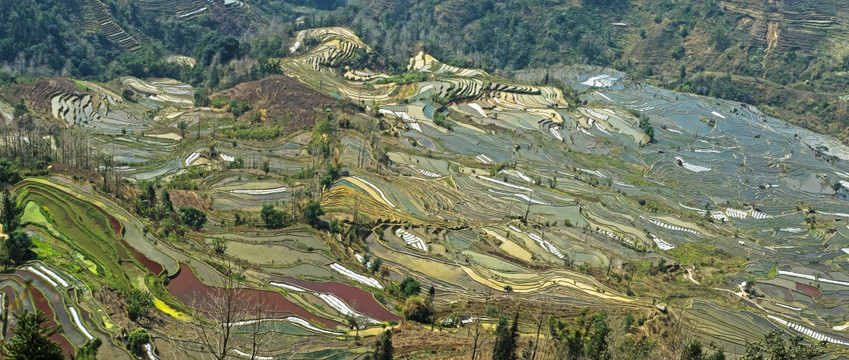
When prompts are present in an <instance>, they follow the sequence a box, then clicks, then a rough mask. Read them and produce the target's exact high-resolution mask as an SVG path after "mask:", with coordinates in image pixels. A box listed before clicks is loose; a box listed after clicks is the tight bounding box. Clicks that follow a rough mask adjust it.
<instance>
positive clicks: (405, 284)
mask: <svg viewBox="0 0 849 360" xmlns="http://www.w3.org/2000/svg"><path fill="white" fill-rule="evenodd" d="M399 288H400V290H401V292H402V293H403V294H404V296H405V297H410V296H413V295H418V294H419V293H420V292H421V291H422V287H421V285H420V284H419V282H418V281H417V280H416V279H414V278H412V277H409V276H408V277H406V278H404V280H403V281H401V285H400V286H399Z"/></svg>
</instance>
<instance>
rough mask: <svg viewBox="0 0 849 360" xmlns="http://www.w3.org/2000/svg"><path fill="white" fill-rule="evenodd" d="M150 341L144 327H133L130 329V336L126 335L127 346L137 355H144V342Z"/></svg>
mask: <svg viewBox="0 0 849 360" xmlns="http://www.w3.org/2000/svg"><path fill="white" fill-rule="evenodd" d="M149 342H150V334H148V333H147V330H145V329H135V330H133V331H130V336H128V337H127V348H129V349H130V351H132V352H133V354H136V355H138V356H144V344H147V343H149Z"/></svg>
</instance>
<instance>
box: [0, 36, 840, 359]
mask: <svg viewBox="0 0 849 360" xmlns="http://www.w3.org/2000/svg"><path fill="white" fill-rule="evenodd" d="M233 45H234V42H233V40H230V39H228V38H226V37H221V36H218V34H212V35H208V36H204V39H202V41H201V44H198V47H199V48H201V49H204V51H201V52H200V54H201V55H202V56H198V57H197V58H196V59H195V60H196V61H197V63H196V66H199V65H197V64H201V63H203V62H204V61H205V59H214V58H219V59H220V58H222V55H221V54H223V53H225V52H227V51H230V50H233V49H234V46H233ZM284 45H285V46H284V47H283V49H284V51H285V52H286V56H282V57H272V58H268V59H264V61H263V62H262V66H263V68H264V70H263V71H265V72H267V73H273V74H275V75H268V76H264V75H259V74H257V75H255V76H256V77H258V78H260V79H258V80H250V81H242V82H240V83H239V84H237V85H235V86H226V85H221V84H219V85H218V87H226V88H224V89H220V90H218V89H216V88H215V87H210V88H207V87H205V86H204V85H199V86H196V85H192V84H191V83H187V82H184V81H180V80H177V79H171V78H136V77H131V76H123V77H118V78H115V79H111V80H109V81H103V82H101V81H92V80H72V79H68V78H48V79H43V80H39V81H35V82H30V83H26V84H20V85H14V86H9V87H5V88H3V89H0V114H3V115H2V116H3V120H5V121H3V124H2V125H3V126H2V133H0V134H2V137H0V156H2V157H3V158H6V159H10V160H0V186H5V187H7V188H8V190H9V195H8V196H9V197H7V198H6V199H8V200H10V201H3V207H2V210H0V211H2V213H0V214H3V215H6V214H11V215H13V216H3V217H2V220H3V221H4V224H3V230H4V231H5V232H6V233H7V234H6V235H7V236H9V239H12V240H4V242H3V246H2V247H0V255H2V257H0V259H8V260H4V261H5V262H6V265H7V266H9V271H8V273H6V274H3V276H0V291H2V292H3V294H4V298H9V299H19V300H16V301H14V302H10V304H9V308H8V310H7V311H9V312H12V313H16V312H20V311H23V310H35V309H37V310H41V311H43V312H45V314H46V315H47V316H48V317H49V319H52V321H53V322H54V323H56V324H60V325H62V326H63V329H65V331H64V333H62V334H55V335H54V336H53V340H55V341H57V344H58V346H59V347H61V348H62V349H63V352H71V353H72V354H76V355H80V354H84V353H86V352H89V351H92V350H91V348H92V347H95V348H97V345H93V344H96V343H97V342H96V341H94V339H95V338H98V339H100V343H101V345H100V346H99V348H98V349H97V351H98V354H99V356H101V357H105V358H110V359H132V358H133V357H134V356H135V357H147V358H150V359H153V360H155V359H171V358H184V357H185V358H202V357H208V356H209V353H211V352H215V353H217V355H218V356H220V357H228V356H239V357H245V358H249V357H251V356H253V357H254V358H257V359H274V358H292V359H316V358H318V359H351V360H354V359H362V358H364V357H365V356H364V355H367V354H373V355H375V356H377V355H380V354H382V355H383V356H384V357H386V358H400V359H416V358H436V359H461V358H470V357H474V358H489V357H490V356H493V357H495V358H496V359H511V358H513V356H512V355H511V354H516V355H517V356H518V354H520V353H521V354H527V355H525V357H526V358H527V357H530V358H533V357H534V356H533V354H534V353H536V354H537V358H540V359H555V358H557V359H560V358H570V357H577V358H606V359H615V360H620V359H621V360H624V359H630V360H649V359H679V358H687V359H717V358H719V359H721V358H723V357H722V356H726V354H727V356H728V357H729V358H734V357H739V356H741V355H743V354H745V353H747V352H749V353H751V354H755V357H753V358H744V359H747V360H748V359H756V358H757V357H756V354H758V353H770V352H773V353H778V352H781V351H783V350H784V349H785V347H788V346H789V347H793V348H794V349H796V351H803V352H804V354H803V355H801V357H802V358H814V357H815V356H817V354H821V353H823V352H827V353H828V356H833V357H836V356H841V355H843V356H845V355H846V354H849V338H847V337H846V336H845V333H844V330H845V329H846V328H847V324H846V322H845V316H846V314H847V313H846V311H845V309H846V305H847V304H849V300H847V299H846V298H845V296H842V294H843V293H845V292H846V291H847V289H849V281H847V279H849V276H847V274H846V273H845V270H844V267H845V264H846V263H847V261H849V258H847V255H846V254H847V253H849V227H847V226H846V221H847V219H849V214H847V212H846V204H847V199H849V173H847V172H846V169H845V166H842V164H843V163H844V162H845V161H849V148H848V147H846V146H844V145H842V144H840V143H839V141H837V140H836V139H835V138H833V137H830V136H826V135H823V134H819V133H815V132H812V131H808V130H805V129H802V128H799V127H797V126H794V125H791V124H788V123H785V122H783V121H782V120H780V119H777V118H774V117H772V116H770V115H768V114H766V113H764V112H763V111H761V110H760V109H759V108H758V107H756V106H753V105H749V104H745V103H740V102H738V101H731V100H723V99H719V98H713V97H706V96H699V95H694V94H687V93H681V92H675V91H671V90H667V89H663V88H659V87H655V86H651V85H647V84H646V83H645V82H643V81H640V80H638V79H634V78H633V77H630V76H629V75H627V74H626V73H623V72H620V71H617V70H615V69H609V68H602V67H598V66H586V65H580V66H559V67H556V68H552V69H551V70H549V71H547V72H545V73H540V72H538V71H533V70H528V71H516V72H513V73H512V74H505V73H504V72H503V71H499V70H495V71H489V70H486V69H480V68H475V67H471V66H456V65H451V64H448V63H445V62H443V61H442V60H441V59H440V58H439V57H436V56H433V55H432V54H429V53H426V52H423V51H420V52H417V53H415V54H413V56H411V57H409V58H407V59H406V60H404V61H403V62H402V63H401V65H398V64H397V63H394V62H393V61H392V60H388V59H386V58H384V57H383V56H382V55H381V53H379V52H378V50H377V49H376V48H374V47H372V46H370V45H368V43H367V42H365V41H363V40H362V39H361V38H360V37H359V36H357V35H356V33H355V31H353V30H352V29H350V28H346V27H339V26H337V27H314V28H308V29H303V30H299V31H296V32H294V33H293V34H292V36H291V41H289V42H287V43H285V44H284ZM212 49H217V50H212ZM210 53H217V54H216V55H211V56H207V55H208V54H210ZM203 54H207V55H203ZM242 61H243V60H242V59H238V58H234V59H231V61H230V62H228V63H226V64H221V65H213V64H210V65H209V66H208V67H205V69H206V70H205V72H207V71H208V72H210V73H211V74H215V72H214V71H215V70H217V69H225V68H237V67H240V64H241V62H242ZM214 62H215V61H212V63H214ZM398 66H401V67H402V68H403V71H402V72H401V73H400V74H399V73H396V72H397V67H398ZM393 68H395V71H393ZM280 73H283V74H285V75H280ZM706 74H707V75H710V76H714V77H717V78H722V77H724V76H727V75H722V74H713V73H706ZM200 75H202V76H204V81H202V82H201V83H202V84H203V83H207V84H208V83H209V82H208V81H207V80H208V79H209V78H214V76H211V75H210V74H200ZM506 75H509V76H506ZM206 76H208V77H206ZM221 80H222V83H226V82H227V81H228V80H226V79H221ZM739 80H740V81H746V79H745V78H740V79H739ZM755 83H757V82H755ZM714 89H716V91H719V90H722V89H723V88H722V87H719V86H717V87H715V88H714ZM119 94H120V95H119ZM801 94H804V93H801ZM21 100H23V102H21ZM22 178H23V180H22V181H19V180H21V179H22ZM4 196H6V195H4ZM13 204H19V206H14V205H13ZM24 239H29V240H30V241H31V244H32V245H31V246H28V245H27V243H26V241H24ZM18 244H22V245H18ZM18 246H20V247H25V249H26V250H27V251H12V250H14V249H16V247H18ZM145 298H147V299H148V300H147V301H145ZM140 299H141V300H140ZM139 303H142V304H139ZM145 303H146V305H145ZM138 308H141V309H142V310H143V311H141V310H137V309H138ZM10 319H11V320H10V323H9V326H10V328H12V329H17V328H18V327H19V326H20V324H18V320H17V317H11V318H10ZM513 324H515V325H513ZM513 329H514V330H513ZM387 330H388V331H389V334H387V333H386V331H387ZM127 334H131V335H129V336H128V335H127ZM390 334H391V335H390ZM511 334H512V335H511ZM390 336H391V337H390ZM11 337H12V336H11V334H7V338H11ZM791 337H792V339H795V340H793V341H794V343H792V344H795V345H791V343H790V342H789V341H790V340H784V339H789V338H791ZM222 339H226V340H227V341H226V344H224V342H223V340H222ZM510 339H513V340H510ZM537 339H539V340H537ZM819 340H822V341H824V343H819V342H817V341H819ZM389 343H391V344H392V345H393V346H392V347H391V348H392V349H393V351H392V354H391V355H390V356H386V355H385V354H386V352H387V351H388V350H387V349H389V348H390V347H389V346H388V344H389ZM216 344H219V345H216ZM702 344H708V345H702ZM754 344H763V346H766V348H764V349H761V350H758V348H757V346H758V345H754ZM222 354H223V355H222ZM498 354H501V355H498ZM687 354H689V355H687ZM693 354H695V355H693ZM709 354H710V355H709ZM496 355H497V356H496ZM686 356H690V357H686ZM708 356H714V357H708Z"/></svg>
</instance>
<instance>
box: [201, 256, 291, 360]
mask: <svg viewBox="0 0 849 360" xmlns="http://www.w3.org/2000/svg"><path fill="white" fill-rule="evenodd" d="M226 267H227V274H225V276H224V279H223V280H222V281H221V286H220V287H215V288H208V289H207V290H206V291H205V292H203V293H198V294H196V296H195V301H193V304H191V305H192V308H193V309H194V312H195V313H194V315H195V316H194V317H195V319H194V326H193V330H194V334H193V337H194V338H195V341H196V342H197V343H199V344H201V347H202V348H203V353H205V355H203V356H207V355H208V356H210V357H211V358H212V359H214V360H225V359H230V358H232V357H233V356H234V355H236V354H239V355H241V356H240V357H241V358H249V359H251V360H254V359H260V358H261V354H262V353H263V352H264V351H267V349H268V348H269V345H270V343H271V335H272V333H271V331H269V330H267V328H266V327H265V326H264V325H263V323H265V322H268V321H280V320H282V319H275V318H273V316H274V315H275V311H274V309H269V304H268V303H267V301H266V299H265V297H264V296H263V295H262V294H261V293H259V292H257V291H256V290H251V289H248V288H245V287H244V286H243V284H242V283H241V281H239V280H238V279H237V277H236V276H234V275H235V268H234V266H233V265H232V264H230V263H228V264H227V265H226ZM202 358H205V357H202Z"/></svg>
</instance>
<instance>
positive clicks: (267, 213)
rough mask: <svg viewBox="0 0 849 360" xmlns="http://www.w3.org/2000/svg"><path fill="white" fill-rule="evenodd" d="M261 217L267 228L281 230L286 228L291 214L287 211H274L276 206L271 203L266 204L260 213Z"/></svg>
mask: <svg viewBox="0 0 849 360" xmlns="http://www.w3.org/2000/svg"><path fill="white" fill-rule="evenodd" d="M259 216H260V218H262V222H263V223H265V227H268V228H271V229H279V228H282V227H285V226H286V222H287V221H286V220H287V218H288V217H289V214H286V212H285V211H281V210H276V209H274V205H273V204H271V203H266V204H265V205H262V211H260V213H259Z"/></svg>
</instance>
